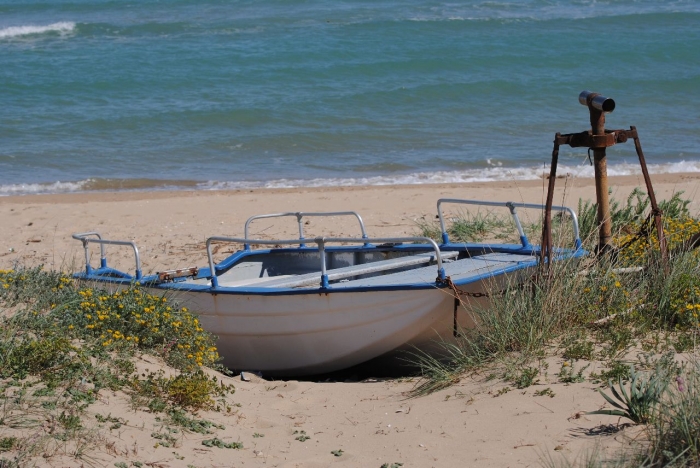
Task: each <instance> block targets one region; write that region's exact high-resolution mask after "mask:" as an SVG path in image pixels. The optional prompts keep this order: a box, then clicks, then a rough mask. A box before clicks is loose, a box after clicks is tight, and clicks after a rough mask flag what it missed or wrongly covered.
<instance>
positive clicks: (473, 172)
mask: <svg viewBox="0 0 700 468" xmlns="http://www.w3.org/2000/svg"><path fill="white" fill-rule="evenodd" d="M648 169H649V172H650V173H651V174H678V173H698V172H700V161H680V162H674V163H666V164H650V165H649V166H648ZM557 174H558V175H560V176H563V175H569V176H572V177H582V178H593V177H594V171H593V167H592V166H583V165H582V166H566V165H561V164H560V165H559V166H558V168H557ZM639 174H641V169H640V167H639V164H615V165H611V166H608V176H612V177H614V176H627V175H639ZM548 175H549V167H501V166H492V167H486V168H480V169H470V170H463V171H435V172H416V173H411V174H390V175H376V176H368V177H345V178H342V177H324V178H315V179H272V180H259V181H214V180H211V181H206V182H202V181H194V180H160V179H86V180H81V181H76V182H52V183H33V184H8V185H0V196H10V195H29V194H55V193H71V192H85V193H88V192H105V191H112V192H115V191H116V192H139V191H140V192H144V191H145V192H152V191H164V190H193V189H194V190H212V191H215V190H235V189H256V188H272V189H275V188H320V187H354V186H383V185H423V184H456V183H473V182H499V181H501V182H503V181H519V180H538V179H542V178H544V177H547V176H548Z"/></svg>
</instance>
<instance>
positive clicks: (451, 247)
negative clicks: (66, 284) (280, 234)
mask: <svg viewBox="0 0 700 468" xmlns="http://www.w3.org/2000/svg"><path fill="white" fill-rule="evenodd" d="M432 250H433V248H432V246H430V245H429V244H396V245H391V246H386V245H371V244H370V245H358V246H334V247H328V248H326V252H390V251H415V252H424V251H425V252H427V251H432ZM440 250H441V251H445V252H450V251H458V252H465V253H466V252H470V251H480V252H487V253H505V254H519V255H528V256H534V257H535V258H538V257H539V252H540V249H539V247H537V246H532V245H527V246H523V245H521V244H467V243H452V242H450V243H446V244H441V245H440ZM303 252H318V248H316V247H308V246H303V247H301V246H300V247H288V248H272V249H260V250H240V251H238V252H235V253H233V254H231V255H230V256H228V257H226V258H225V259H224V260H222V261H221V262H219V263H218V264H216V265H215V267H214V268H215V270H216V272H217V275H221V274H222V273H225V272H226V271H228V270H229V269H230V268H231V267H233V266H234V265H235V264H237V263H238V262H239V261H240V260H241V259H244V258H247V257H255V256H262V255H269V254H275V253H303ZM555 253H557V254H558V256H557V260H560V259H565V258H580V257H582V256H584V255H585V254H586V252H585V251H584V250H583V249H581V248H575V249H558V250H557V251H556V252H555ZM504 263H505V265H504V267H503V268H495V269H490V270H489V271H488V272H486V273H483V274H479V275H474V276H469V277H468V278H463V279H459V280H456V281H454V284H455V285H457V286H463V285H467V284H470V283H476V282H478V281H481V280H483V279H486V278H490V277H494V276H498V275H501V274H506V273H511V272H514V271H517V270H521V269H526V268H530V267H533V266H536V265H537V264H538V261H537V260H531V261H519V262H517V263H508V262H504ZM73 277H74V278H79V279H83V280H86V281H98V282H101V283H108V284H114V285H121V286H126V285H130V284H132V283H135V282H137V281H136V279H135V278H134V277H133V276H132V275H129V274H127V273H124V272H121V271H118V270H115V269H113V268H107V267H101V268H97V269H92V270H91V272H90V273H86V272H82V273H76V274H74V275H73ZM210 278H211V270H210V268H208V267H205V268H201V269H200V270H199V273H198V275H197V276H196V277H195V278H194V279H195V280H197V279H210ZM320 279H321V275H320V273H319V286H318V287H312V288H308V287H307V288H288V287H268V288H265V287H252V286H228V287H227V286H218V287H216V288H212V287H211V286H210V285H203V284H193V283H190V282H186V281H175V282H167V283H159V282H158V275H157V274H154V275H148V276H144V277H143V278H141V279H140V280H138V283H139V284H141V285H142V286H145V287H149V288H154V289H159V290H161V291H163V292H168V291H178V292H184V291H188V292H202V293H207V294H226V295H264V296H276V295H291V294H294V295H297V294H307V295H308V294H314V295H317V294H327V293H333V294H339V293H356V292H370V291H396V290H421V289H435V288H447V287H448V286H447V285H446V284H444V283H440V282H437V281H436V282H433V283H426V282H418V283H402V284H392V285H377V286H356V287H353V286H349V287H342V288H334V287H333V285H330V286H329V287H325V288H324V287H321V286H320Z"/></svg>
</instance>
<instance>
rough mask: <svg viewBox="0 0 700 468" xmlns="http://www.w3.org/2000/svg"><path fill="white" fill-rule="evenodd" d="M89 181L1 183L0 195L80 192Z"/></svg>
mask: <svg viewBox="0 0 700 468" xmlns="http://www.w3.org/2000/svg"><path fill="white" fill-rule="evenodd" d="M88 183H90V180H81V181H78V182H60V181H57V182H48V183H34V184H7V185H0V196H7V195H30V194H41V193H69V192H80V191H83V190H85V186H86V185H87V184H88Z"/></svg>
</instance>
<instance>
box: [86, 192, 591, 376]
mask: <svg viewBox="0 0 700 468" xmlns="http://www.w3.org/2000/svg"><path fill="white" fill-rule="evenodd" d="M448 204H449V205H455V204H456V205H478V206H488V207H498V208H505V209H508V210H509V211H510V214H511V215H512V217H513V221H514V226H515V228H516V229H517V235H518V236H519V239H520V241H519V243H517V244H500V243H498V244H494V243H462V242H453V241H451V240H450V239H449V236H448V233H447V228H446V216H445V214H444V206H445V205H448ZM489 209H494V208H489ZM518 209H535V210H543V209H544V207H543V206H542V205H535V204H527V203H513V202H506V203H500V202H492V201H479V200H462V199H440V200H438V202H437V211H438V218H439V222H440V227H441V231H442V234H441V239H440V241H439V243H438V242H436V241H435V240H433V239H431V238H427V237H391V238H388V237H384V238H372V237H369V236H368V234H367V232H366V229H365V225H364V223H363V221H362V218H361V217H360V215H359V214H357V213H356V212H353V211H340V212H323V213H318V212H290V213H275V214H266V215H258V216H253V217H251V218H249V219H248V220H247V221H246V223H245V226H244V235H243V237H239V238H235V237H210V238H208V239H207V241H206V255H207V259H208V263H207V264H206V265H204V266H201V267H192V268H184V269H177V270H169V271H162V272H158V273H155V274H151V275H146V276H144V275H143V273H142V269H141V262H140V257H139V251H138V247H137V246H136V244H135V243H133V242H131V241H122V240H109V239H103V238H102V236H101V235H100V234H99V233H97V232H86V233H78V234H74V235H73V238H75V239H77V240H79V241H81V242H82V243H83V247H84V249H85V264H86V266H85V270H84V271H82V272H79V273H76V274H75V277H77V278H80V279H83V280H87V281H90V282H97V283H99V284H100V285H101V286H103V287H104V288H106V289H114V288H126V287H129V286H130V285H132V284H133V283H134V282H138V283H140V284H141V285H142V287H144V288H148V289H149V290H151V292H152V293H156V294H163V295H165V294H167V295H171V296H173V297H174V298H176V300H177V301H178V302H179V303H181V304H182V305H186V306H187V307H188V308H190V309H191V310H192V311H195V312H197V313H198V314H199V315H200V322H201V324H202V326H203V327H204V328H205V329H206V330H208V331H210V332H212V333H213V334H215V335H216V336H217V337H218V341H217V348H218V350H219V354H220V355H221V356H222V357H223V364H224V365H225V366H227V367H228V368H230V369H232V370H237V371H254V372H260V373H262V374H264V375H266V376H304V375H313V374H321V373H327V372H332V371H336V370H341V369H345V368H348V367H351V366H354V365H356V364H360V363H364V362H366V361H369V360H372V359H374V358H378V357H382V356H390V355H396V354H397V353H400V352H402V351H405V350H411V349H413V350H421V351H425V352H432V350H433V349H434V348H435V346H436V341H437V340H438V339H443V340H450V339H455V336H457V334H458V331H459V330H460V329H463V328H469V327H473V326H474V321H473V318H472V315H471V314H470V313H469V311H468V308H464V307H462V305H463V304H465V303H468V304H469V306H471V307H474V306H477V307H488V301H489V292H490V291H493V290H498V288H504V287H505V286H506V284H508V283H509V282H511V281H521V280H522V278H524V277H525V276H526V275H532V273H533V270H535V269H536V268H537V267H538V265H539V264H541V263H542V262H544V261H547V262H554V261H561V260H566V259H572V258H579V257H581V256H583V255H584V254H585V251H584V250H583V249H582V246H581V240H580V238H579V230H578V222H577V219H576V215H575V213H574V212H573V211H572V210H571V209H570V208H567V207H563V206H555V207H552V209H553V210H555V211H559V212H562V215H561V217H562V219H564V218H566V219H568V220H570V221H571V223H572V234H573V244H572V246H571V247H570V248H568V247H567V248H563V247H559V248H556V249H554V251H553V252H550V253H553V255H548V256H547V259H546V260H545V257H544V256H543V255H542V251H541V248H540V247H538V246H536V245H533V244H531V243H530V241H529V240H528V237H527V236H526V234H525V232H524V230H523V227H522V225H521V222H520V219H519V216H518V212H517V210H518ZM338 216H352V217H354V218H356V220H357V223H358V225H359V231H360V233H359V235H358V236H356V237H315V238H305V237H304V230H303V226H304V220H305V219H306V218H309V217H326V218H327V217H338ZM281 217H294V218H296V220H297V223H298V227H299V238H297V239H282V240H280V239H276V240H270V239H255V238H251V237H250V235H249V232H250V225H251V223H253V222H255V221H256V220H260V219H265V218H281ZM218 243H232V244H239V245H240V246H241V248H240V250H238V251H236V252H235V253H233V254H231V255H229V256H228V257H227V258H224V259H223V260H221V261H219V262H218V263H217V262H215V260H214V255H213V253H212V250H213V249H212V246H213V245H214V244H218ZM91 244H98V245H99V248H100V266H99V267H97V268H93V267H91V264H90V252H91V249H90V245H91ZM106 245H121V246H125V247H130V248H131V249H133V252H134V258H135V272H134V273H133V274H130V273H127V272H124V271H119V270H116V269H114V268H111V267H109V266H108V263H107V259H106V256H105V246H106Z"/></svg>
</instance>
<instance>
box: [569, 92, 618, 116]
mask: <svg viewBox="0 0 700 468" xmlns="http://www.w3.org/2000/svg"><path fill="white" fill-rule="evenodd" d="M578 102H580V103H581V104H582V105H584V106H586V107H592V108H594V109H596V110H599V111H601V112H605V113H606V114H609V113H610V112H612V111H614V110H615V101H613V100H612V99H611V98H609V97H605V96H603V95H602V94H600V93H594V92H592V91H581V94H579V95H578Z"/></svg>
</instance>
